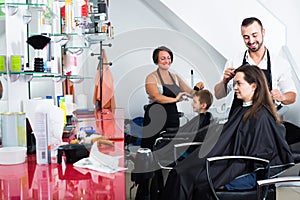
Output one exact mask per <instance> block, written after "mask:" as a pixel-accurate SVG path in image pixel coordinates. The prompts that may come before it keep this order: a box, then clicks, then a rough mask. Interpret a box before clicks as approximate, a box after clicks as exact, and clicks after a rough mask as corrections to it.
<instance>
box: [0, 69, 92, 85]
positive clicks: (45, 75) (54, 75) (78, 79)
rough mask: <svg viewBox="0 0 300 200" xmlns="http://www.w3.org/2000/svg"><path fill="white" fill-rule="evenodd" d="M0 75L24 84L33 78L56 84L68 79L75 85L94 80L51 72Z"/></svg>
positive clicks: (0, 73) (4, 73) (1, 73)
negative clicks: (48, 80) (49, 80)
mask: <svg viewBox="0 0 300 200" xmlns="http://www.w3.org/2000/svg"><path fill="white" fill-rule="evenodd" d="M0 75H3V76H4V78H5V79H6V80H8V78H7V76H9V80H10V81H11V82H14V81H16V80H18V79H19V80H20V81H22V82H29V81H31V80H32V79H33V78H34V79H47V78H48V79H52V80H54V81H56V82H63V81H65V80H66V79H68V80H70V81H71V82H73V83H81V82H82V81H83V80H87V79H93V77H83V76H81V75H70V76H67V75H61V74H57V73H49V72H33V71H26V72H9V73H7V72H0Z"/></svg>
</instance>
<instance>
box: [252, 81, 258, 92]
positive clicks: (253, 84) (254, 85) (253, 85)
mask: <svg viewBox="0 0 300 200" xmlns="http://www.w3.org/2000/svg"><path fill="white" fill-rule="evenodd" d="M256 87H257V85H256V83H252V84H251V88H252V90H253V91H255V90H256Z"/></svg>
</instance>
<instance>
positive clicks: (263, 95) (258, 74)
mask: <svg viewBox="0 0 300 200" xmlns="http://www.w3.org/2000/svg"><path fill="white" fill-rule="evenodd" d="M237 72H243V73H244V79H245V81H247V82H248V83H249V84H251V83H255V84H256V89H255V91H254V94H253V98H252V103H253V105H252V107H251V108H250V109H249V110H248V111H247V112H246V113H245V115H244V117H243V120H246V119H248V117H249V116H252V115H255V113H256V112H258V111H259V109H261V108H262V107H263V106H265V107H266V108H267V109H268V110H269V111H270V113H271V114H272V115H273V116H274V118H275V120H276V121H280V118H279V116H278V114H277V110H276V107H275V105H274V102H273V100H272V97H271V94H270V91H269V88H268V84H267V79H266V77H265V74H264V72H263V71H262V70H261V69H260V68H259V67H257V66H256V65H243V66H241V67H239V68H237V69H236V70H235V73H237Z"/></svg>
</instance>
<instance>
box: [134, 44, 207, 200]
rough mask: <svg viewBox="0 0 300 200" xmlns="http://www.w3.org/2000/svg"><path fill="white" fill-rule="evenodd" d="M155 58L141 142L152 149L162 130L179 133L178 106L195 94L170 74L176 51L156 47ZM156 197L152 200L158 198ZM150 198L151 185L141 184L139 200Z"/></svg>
mask: <svg viewBox="0 0 300 200" xmlns="http://www.w3.org/2000/svg"><path fill="white" fill-rule="evenodd" d="M152 59H153V62H154V63H155V64H156V65H157V69H156V70H155V71H153V72H152V73H150V74H149V75H148V76H147V77H146V83H145V87H146V92H147V94H148V96H149V105H147V106H145V114H144V123H143V131H142V141H141V147H142V148H149V149H151V150H152V148H153V145H154V142H155V140H156V138H158V136H159V133H160V132H161V131H174V132H176V131H177V130H178V128H179V125H180V124H179V118H180V115H179V113H178V110H177V105H176V103H177V102H180V101H182V100H186V99H187V97H191V95H192V93H194V92H195V91H194V90H193V89H192V88H190V87H189V86H188V85H187V84H186V83H185V82H184V81H183V80H182V79H181V78H180V77H179V76H178V75H177V74H175V73H171V72H170V71H169V69H170V67H171V64H172V62H173V52H172V51H171V50H170V49H169V48H167V47H165V46H161V47H158V48H156V49H155V50H154V51H153V55H152ZM196 87H197V88H198V89H203V87H204V85H203V83H202V82H199V83H197V84H196ZM155 178H158V179H161V180H158V181H155V182H154V183H153V182H152V188H154V189H153V191H155V192H154V194H153V195H156V194H157V193H156V191H159V184H160V185H161V184H162V177H161V176H160V175H159V176H158V177H157V176H155ZM157 187H158V188H157ZM151 193H152V192H151ZM158 193H159V192H158ZM151 195H152V194H151ZM153 195H152V196H151V199H156V197H153ZM147 196H149V191H148V184H147V183H145V184H144V185H143V184H140V185H139V187H138V191H137V196H136V199H145V198H147Z"/></svg>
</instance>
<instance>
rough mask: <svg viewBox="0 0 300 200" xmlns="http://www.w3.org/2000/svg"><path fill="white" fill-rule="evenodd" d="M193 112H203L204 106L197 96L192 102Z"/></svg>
mask: <svg viewBox="0 0 300 200" xmlns="http://www.w3.org/2000/svg"><path fill="white" fill-rule="evenodd" d="M192 107H193V111H194V112H197V113H200V112H201V111H202V110H203V104H201V103H200V98H199V97H197V96H194V97H193V102H192Z"/></svg>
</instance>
